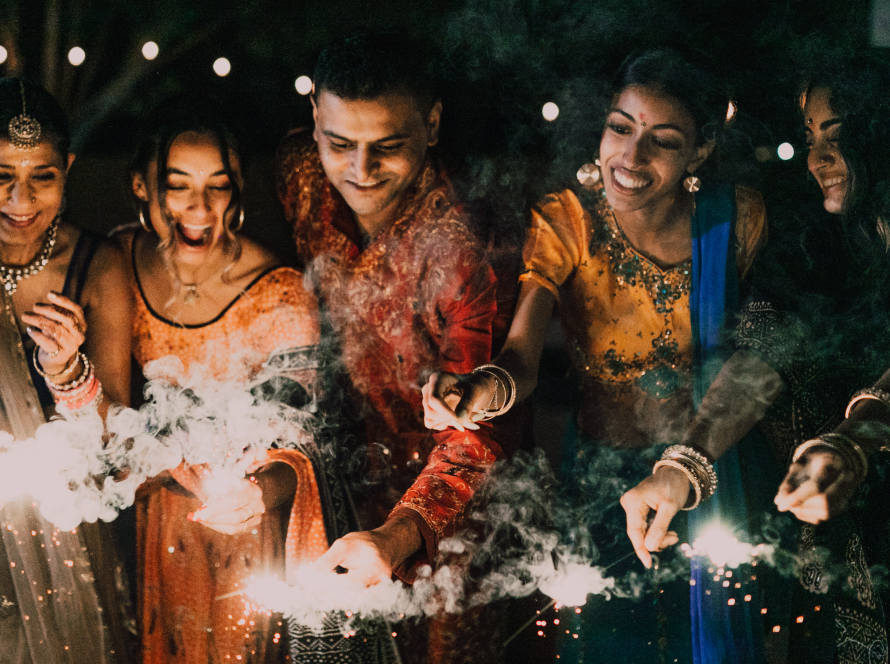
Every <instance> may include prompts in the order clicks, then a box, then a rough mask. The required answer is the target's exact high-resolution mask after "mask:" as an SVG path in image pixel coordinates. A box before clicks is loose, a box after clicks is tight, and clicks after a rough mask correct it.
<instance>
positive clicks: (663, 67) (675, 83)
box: [612, 47, 730, 145]
mask: <svg viewBox="0 0 890 664" xmlns="http://www.w3.org/2000/svg"><path fill="white" fill-rule="evenodd" d="M632 86H640V87H646V88H650V89H653V90H657V91H659V92H662V93H664V94H667V95H670V96H671V97H674V98H675V99H677V100H678V101H679V102H680V103H681V104H683V107H684V108H685V109H686V110H687V111H688V112H689V114H690V115H691V116H692V119H693V121H694V122H695V128H696V132H697V140H698V144H699V145H701V144H702V143H704V142H706V141H719V139H720V137H721V136H722V133H723V129H724V126H725V125H726V116H727V110H728V108H729V101H730V95H729V92H728V90H727V87H726V84H725V83H724V82H723V80H722V79H721V78H720V77H719V76H718V75H717V72H716V68H715V67H714V66H713V65H712V64H711V62H710V59H709V58H708V57H707V56H706V55H705V54H703V53H696V54H694V57H693V55H692V54H690V55H687V54H685V53H683V52H681V51H680V50H679V49H677V48H673V47H659V48H651V49H646V50H639V51H635V52H633V53H631V54H630V55H629V56H628V57H627V58H626V59H625V60H624V62H623V63H622V64H621V67H619V69H618V71H617V73H616V74H615V77H614V78H613V80H612V93H613V94H614V95H619V94H621V92H623V91H624V90H625V89H626V88H628V87H632Z"/></svg>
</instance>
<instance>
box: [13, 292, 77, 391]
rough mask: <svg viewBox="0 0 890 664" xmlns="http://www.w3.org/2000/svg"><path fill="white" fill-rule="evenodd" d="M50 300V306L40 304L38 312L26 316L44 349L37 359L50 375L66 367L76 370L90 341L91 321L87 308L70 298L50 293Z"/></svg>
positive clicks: (30, 312) (29, 331)
mask: <svg viewBox="0 0 890 664" xmlns="http://www.w3.org/2000/svg"><path fill="white" fill-rule="evenodd" d="M47 299H48V300H49V301H50V303H49V304H45V303H43V302H38V303H37V304H35V305H34V311H29V312H27V313H25V314H22V320H23V321H24V322H25V323H27V324H28V334H29V335H30V337H31V338H32V339H33V340H34V343H36V344H37V346H38V347H39V349H40V350H39V351H38V356H37V359H38V361H39V362H40V367H41V368H42V369H43V371H44V372H45V373H47V374H59V373H60V372H62V371H63V370H64V369H65V368H66V367H68V368H69V369H73V368H74V367H69V365H70V364H71V359H72V358H73V357H74V356H75V354H76V353H77V351H78V349H79V348H80V346H81V344H82V343H83V342H84V341H85V340H86V331H87V321H86V318H85V317H84V315H83V309H81V308H80V306H78V305H77V304H75V303H74V302H72V301H71V300H69V299H68V298H67V297H62V296H61V295H58V294H56V293H54V292H52V291H50V292H49V294H48V295H47ZM66 373H68V372H66ZM60 378H65V377H64V376H60ZM63 382H64V381H63Z"/></svg>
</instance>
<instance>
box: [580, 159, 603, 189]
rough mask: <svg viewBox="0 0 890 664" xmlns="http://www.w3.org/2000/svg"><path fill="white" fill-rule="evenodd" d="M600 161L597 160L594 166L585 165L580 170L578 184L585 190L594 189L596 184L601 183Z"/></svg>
mask: <svg viewBox="0 0 890 664" xmlns="http://www.w3.org/2000/svg"><path fill="white" fill-rule="evenodd" d="M600 175H601V174H600V160H599V159H597V160H595V161H594V162H593V163H592V164H584V165H583V166H582V167H581V168H579V169H578V172H577V173H576V176H577V178H578V182H580V183H581V186H582V187H584V188H585V189H593V188H594V187H595V186H596V183H597V182H599V181H600Z"/></svg>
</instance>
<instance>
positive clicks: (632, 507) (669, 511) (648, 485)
mask: <svg viewBox="0 0 890 664" xmlns="http://www.w3.org/2000/svg"><path fill="white" fill-rule="evenodd" d="M691 488H692V487H691V486H690V485H689V478H687V477H686V476H685V475H684V474H683V473H681V472H680V471H679V470H677V469H676V468H670V467H668V466H662V467H661V468H659V469H658V470H657V471H655V474H654V475H652V476H651V477H647V478H646V479H645V480H643V481H642V482H640V483H639V484H638V485H637V486H636V487H634V488H633V489H631V490H630V491H628V492H627V493H625V494H624V495H623V496H621V506H622V507H623V508H624V511H625V512H626V513H627V536H628V537H630V541H631V543H632V544H633V547H634V550H635V551H636V552H637V556H638V557H639V558H640V560H641V561H642V562H643V565H645V566H646V569H649V568H650V567H652V556H651V555H650V552H652V551H661V550H663V549H665V548H667V547H669V546H673V545H674V544H676V543H677V542H678V541H680V538H679V537H678V536H677V533H675V532H674V531H672V530H668V527H669V526H670V525H671V519H673V518H674V516H675V515H676V514H677V512H679V511H680V510H681V509H682V508H683V506H684V505H685V504H686V501H687V500H688V499H689V491H690V489H691ZM653 511H654V512H655V514H654V517H652V512H653Z"/></svg>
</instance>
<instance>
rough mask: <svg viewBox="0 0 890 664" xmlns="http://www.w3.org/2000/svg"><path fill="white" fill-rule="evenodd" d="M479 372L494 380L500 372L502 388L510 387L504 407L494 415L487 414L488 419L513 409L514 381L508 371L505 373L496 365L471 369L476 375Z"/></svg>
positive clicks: (485, 365)
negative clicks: (490, 375)
mask: <svg viewBox="0 0 890 664" xmlns="http://www.w3.org/2000/svg"><path fill="white" fill-rule="evenodd" d="M480 371H484V372H486V373H490V374H492V375H494V376H495V378H497V375H496V372H500V373H501V376H502V379H501V382H502V383H503V385H504V387H505V388H506V387H507V385H509V386H510V392H509V395H505V398H504V405H503V406H501V408H500V410H498V411H496V412H494V413H488V416H489V418H491V417H498V416H499V415H503V414H504V413H506V412H507V411H508V410H510V409H511V408H512V407H513V404H514V403H515V401H516V381H514V380H513V376H511V375H510V372H509V371H507V370H506V369H504V368H503V367H499V366H498V365H496V364H483V365H482V366H479V367H476V368H475V369H473V373H478V372H480Z"/></svg>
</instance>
